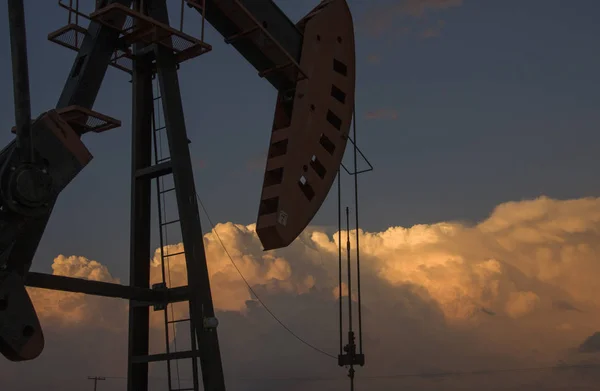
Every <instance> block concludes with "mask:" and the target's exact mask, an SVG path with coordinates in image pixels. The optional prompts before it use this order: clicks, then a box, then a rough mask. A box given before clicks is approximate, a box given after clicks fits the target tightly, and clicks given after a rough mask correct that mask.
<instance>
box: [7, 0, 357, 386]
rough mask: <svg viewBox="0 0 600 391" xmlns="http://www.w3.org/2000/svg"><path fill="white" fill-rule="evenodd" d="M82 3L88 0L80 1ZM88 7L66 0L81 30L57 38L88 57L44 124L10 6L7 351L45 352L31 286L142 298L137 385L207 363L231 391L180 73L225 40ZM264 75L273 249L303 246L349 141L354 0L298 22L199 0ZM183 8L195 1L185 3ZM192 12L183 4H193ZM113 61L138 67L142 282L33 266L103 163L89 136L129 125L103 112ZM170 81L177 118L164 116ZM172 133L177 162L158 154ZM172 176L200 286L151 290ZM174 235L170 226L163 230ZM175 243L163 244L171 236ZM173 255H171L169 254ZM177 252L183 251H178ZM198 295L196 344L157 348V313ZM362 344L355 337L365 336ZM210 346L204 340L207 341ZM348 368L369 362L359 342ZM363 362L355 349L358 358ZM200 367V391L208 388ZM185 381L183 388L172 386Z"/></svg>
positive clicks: (132, 325) (161, 18)
mask: <svg viewBox="0 0 600 391" xmlns="http://www.w3.org/2000/svg"><path fill="white" fill-rule="evenodd" d="M75 1H76V2H77V4H78V0H75ZM95 3H96V4H95V11H94V12H92V13H91V14H89V15H85V14H83V13H81V12H80V11H79V9H78V8H73V1H70V3H69V4H68V5H66V4H64V3H62V2H61V1H60V0H59V5H60V6H62V7H63V8H67V9H68V10H69V16H71V14H72V13H73V14H75V18H83V19H87V20H88V21H89V25H88V27H87V29H86V28H83V27H81V26H80V25H79V23H78V22H76V23H72V21H71V18H69V24H68V25H67V26H65V27H63V28H61V29H59V30H57V31H55V32H53V33H51V34H49V36H48V38H49V40H51V41H53V42H55V43H58V44H60V45H62V46H65V47H67V48H70V49H73V50H75V51H76V52H77V55H76V58H75V61H74V63H73V66H72V68H71V71H70V73H69V76H68V78H67V81H66V83H65V86H64V89H63V91H62V93H61V95H60V98H59V100H58V103H57V105H56V107H55V108H54V109H50V110H48V111H46V112H44V113H41V114H40V115H38V116H37V118H35V119H34V120H33V121H31V113H30V110H31V109H30V102H29V101H30V99H29V81H28V65H27V51H26V38H25V18H24V7H23V0H8V7H9V12H8V14H9V22H10V31H11V33H10V38H11V39H10V42H11V53H12V65H13V79H14V96H15V117H16V126H15V127H14V128H13V132H14V133H16V138H15V140H14V141H12V142H11V143H10V144H9V145H7V146H6V147H5V148H4V149H3V150H2V151H1V152H0V352H1V353H2V354H3V355H4V356H5V357H7V358H8V359H9V360H13V361H26V360H32V359H35V358H36V357H38V356H39V355H40V354H41V352H42V351H43V348H44V337H43V333H42V328H41V326H40V322H39V320H38V317H37V314H36V311H35V308H34V305H33V304H32V302H31V300H30V298H29V296H28V293H27V290H26V288H25V287H26V286H30V287H38V288H45V289H54V290H62V291H70V292H80V293H86V294H92V295H98V296H104V297H118V298H123V299H128V300H129V302H130V310H129V360H128V390H130V391H133V390H135V391H140V390H147V388H148V364H149V363H150V362H156V361H167V360H172V359H183V358H189V359H192V361H193V363H194V367H197V365H196V363H197V361H196V360H199V363H200V367H201V370H202V382H203V386H204V389H205V390H207V391H208V390H210V391H217V390H219V391H220V390H225V384H224V376H223V370H222V365H221V357H220V352H219V344H218V337H217V330H216V329H217V325H218V322H217V320H216V318H215V311H214V308H213V303H212V297H211V291H210V283H209V277H208V271H207V265H206V258H205V254H204V244H203V239H202V230H201V227H200V218H199V212H198V204H197V198H196V191H195V185H194V179H193V173H192V168H191V163H190V153H189V148H188V143H189V141H188V138H187V134H186V129H185V121H184V115H183V109H182V101H181V95H180V90H179V81H178V75H177V70H178V67H179V64H180V63H181V62H183V61H185V60H188V59H191V58H194V57H197V56H200V55H202V54H204V53H207V52H209V51H210V50H211V49H212V47H211V46H210V45H209V44H207V43H205V42H204V39H203V33H202V38H200V39H199V38H195V37H193V36H190V35H188V34H186V33H184V32H183V31H182V30H181V29H176V28H173V27H171V26H170V24H169V15H168V11H167V4H166V0H134V1H131V0H100V1H96V2H95ZM185 3H187V6H188V7H189V8H191V9H192V10H195V11H197V12H199V13H200V14H201V16H202V32H203V31H204V27H203V26H204V21H205V20H206V21H208V22H209V23H210V24H211V25H212V26H213V27H214V28H215V29H216V30H217V31H218V32H219V33H220V34H221V35H223V36H224V37H225V41H226V42H227V43H228V44H231V45H232V46H233V47H234V48H235V49H236V50H237V51H238V52H239V53H240V54H241V55H242V56H243V57H244V58H245V59H246V60H247V61H248V62H249V63H250V64H252V65H253V66H254V67H255V68H256V69H257V71H258V72H259V76H260V77H262V78H265V79H266V80H267V81H268V82H269V83H270V84H271V85H273V87H275V88H276V89H277V91H278V96H277V102H276V107H275V115H274V120H273V127H272V129H271V137H270V145H269V150H268V156H267V159H266V168H265V174H264V181H263V187H262V194H261V197H260V205H259V208H258V218H257V225H256V231H257V234H258V237H259V238H260V241H261V243H262V245H263V247H264V249H265V250H272V249H277V248H282V247H285V246H287V245H289V244H290V243H292V242H293V241H294V239H296V238H297V237H298V235H299V234H300V233H301V232H302V231H303V230H304V228H306V226H307V225H308V224H309V223H310V221H311V220H312V218H313V216H314V215H315V214H316V213H317V211H318V210H319V208H320V207H321V205H322V204H323V202H324V200H325V198H326V196H327V194H328V192H329V190H330V188H331V186H332V184H333V182H334V180H335V177H336V175H337V174H338V171H339V169H340V165H341V161H342V157H343V154H344V150H345V147H346V143H347V140H348V138H349V131H350V124H351V121H352V117H353V110H354V92H355V46H354V31H353V22H352V15H351V13H350V10H349V8H348V4H347V3H346V0H324V1H322V2H321V3H320V4H318V5H317V6H316V7H315V8H314V9H313V10H311V11H310V12H309V13H308V14H307V15H306V16H305V17H303V18H302V19H301V20H300V21H299V22H298V23H296V24H294V23H292V22H291V21H290V20H289V19H288V18H287V16H286V15H285V14H284V13H283V12H282V11H281V10H280V9H279V8H278V7H277V6H276V5H275V4H274V3H273V1H271V0H185ZM182 5H183V2H182ZM182 9H183V7H182ZM109 66H112V67H114V68H117V69H120V70H122V71H125V72H128V73H130V74H131V75H132V85H133V87H132V90H133V111H132V118H133V121H132V128H133V129H132V169H131V172H132V191H131V193H132V195H131V197H132V198H131V201H132V205H131V253H130V255H131V257H130V284H129V286H124V285H119V284H111V283H104V282H98V281H89V280H82V279H76V278H69V277H64V276H55V275H48V274H43V273H35V272H30V270H29V269H30V267H31V264H32V260H33V257H34V255H35V252H36V250H37V247H38V244H39V242H40V239H41V237H42V235H43V233H44V230H45V227H46V225H47V222H48V220H49V218H50V215H51V212H52V210H53V207H54V204H55V202H56V200H57V197H58V196H59V194H60V192H61V191H62V190H63V189H64V188H65V187H66V186H67V185H68V184H69V183H70V182H71V181H72V180H73V178H75V176H77V175H78V174H79V173H80V172H81V170H82V169H83V168H84V167H85V166H86V165H87V164H89V163H90V161H91V160H92V155H91V154H90V152H89V151H88V149H87V148H86V147H85V145H84V143H83V141H82V137H83V136H84V135H85V134H87V133H90V132H95V133H101V132H103V131H106V130H108V129H112V128H116V127H119V126H120V122H119V121H118V120H115V119H114V118H111V117H109V116H106V115H103V114H100V113H98V112H95V111H93V105H94V102H95V99H96V96H97V94H98V91H99V89H100V86H101V84H102V81H103V79H104V77H105V74H106V71H107V69H108V67H109ZM155 76H157V77H158V83H159V85H160V98H161V99H162V102H163V104H162V107H163V113H164V118H165V125H164V126H163V127H160V128H157V127H156V126H155V124H154V117H153V115H154V112H155V110H156V109H155V108H154V106H153V101H154V100H155V99H157V97H156V96H154V94H153V89H152V81H153V79H154V77H155ZM159 131H163V132H164V133H166V138H167V140H168V144H169V147H168V150H169V154H170V156H168V157H162V158H161V157H159V156H157V154H156V153H154V155H153V152H152V141H153V137H155V135H156V133H157V132H159ZM166 175H171V176H172V178H173V182H174V186H173V188H171V189H162V188H157V192H158V193H159V194H163V193H167V192H170V193H172V194H174V195H175V199H176V204H177V211H178V214H179V218H178V219H177V220H175V221H171V222H164V223H161V227H162V226H163V225H167V224H174V223H177V224H178V225H179V226H180V228H181V233H182V234H181V235H182V241H183V245H184V252H183V253H182V255H183V256H184V257H185V261H186V266H187V273H188V285H187V286H186V287H178V288H171V287H167V286H166V284H156V285H154V286H150V276H149V275H150V259H151V252H150V208H151V184H152V182H153V181H157V180H158V178H161V177H163V176H166ZM161 232H162V231H161ZM161 241H162V239H161ZM161 251H162V250H161ZM164 256H169V255H168V254H167V255H164ZM175 302H188V303H189V313H190V316H189V319H188V321H189V322H190V330H191V334H192V348H191V350H190V351H185V352H169V351H168V347H167V353H165V354H154V355H151V354H149V342H148V333H149V311H150V308H151V307H154V309H155V310H157V309H158V310H160V309H164V308H165V307H166V306H167V305H169V304H172V303H175ZM352 344H353V342H352ZM196 345H197V346H196ZM346 351H347V352H349V353H347V354H346V355H342V356H343V357H340V361H339V362H340V365H350V366H352V365H354V364H360V365H362V364H363V363H364V356H362V354H356V353H355V349H354V347H352V346H351V348H350V349H346ZM351 356H352V357H351ZM198 383H199V378H198V376H197V375H196V374H195V375H194V385H193V388H190V389H191V390H198V389H199V384H198ZM169 387H171V385H169Z"/></svg>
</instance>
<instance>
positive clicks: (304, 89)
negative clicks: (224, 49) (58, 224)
mask: <svg viewBox="0 0 600 391" xmlns="http://www.w3.org/2000/svg"><path fill="white" fill-rule="evenodd" d="M147 1H149V0H147ZM163 1H164V0H163ZM205 1H206V7H207V8H206V15H207V16H206V18H207V20H208V21H209V22H211V19H210V13H211V12H214V13H215V14H217V13H218V14H219V15H225V16H227V17H229V20H230V21H231V23H233V24H235V23H237V25H238V26H240V25H241V24H243V23H242V22H241V21H243V20H245V21H248V20H254V22H255V23H256V25H255V26H246V27H247V28H248V30H253V31H259V32H262V35H261V37H262V38H263V39H264V40H265V44H264V45H259V46H260V47H261V50H262V55H263V56H264V57H265V58H267V59H269V58H270V59H273V58H279V59H280V65H277V66H275V67H273V68H271V69H266V70H263V71H261V72H260V76H261V77H264V78H266V79H267V80H268V81H269V82H271V84H273V85H275V86H277V88H278V90H279V94H278V96H277V102H276V106H275V115H274V120H273V127H272V132H271V137H270V145H269V150H268V156H267V159H266V168H265V173H264V180H263V186H262V194H261V197H260V205H259V211H258V218H257V224H256V231H257V235H258V237H259V238H260V241H261V243H262V245H263V247H264V249H265V250H273V249H278V248H283V247H286V246H288V245H289V244H291V243H292V242H293V241H294V240H295V239H296V238H297V237H298V236H299V235H300V234H301V233H302V231H303V230H304V229H305V228H306V227H307V226H308V224H310V222H311V220H312V219H313V217H314V216H315V214H316V213H317V212H318V210H319V209H320V207H321V205H322V204H323V202H324V201H325V198H326V197H327V194H328V193H329V190H330V188H331V186H332V184H333V181H334V179H335V177H336V175H337V173H338V170H339V169H340V165H341V161H342V157H343V155H344V151H345V148H346V143H347V140H348V137H349V130H350V124H351V121H352V116H353V114H354V95H355V69H356V64H355V42H354V28H353V21H352V15H351V13H350V9H349V7H348V4H347V2H346V0H324V1H322V2H321V3H320V4H319V5H318V6H317V7H315V8H314V9H313V10H311V11H310V12H309V13H308V14H307V15H306V16H305V17H304V18H302V19H301V20H300V21H299V22H298V23H297V24H296V27H297V29H298V30H300V31H301V32H302V34H303V42H302V45H301V53H300V56H297V55H296V56H291V55H290V54H288V53H286V52H285V49H283V47H282V46H281V45H279V44H278V42H277V41H276V40H275V39H273V37H272V36H271V35H270V33H269V32H268V31H267V29H266V26H264V25H261V24H260V23H259V22H258V21H257V20H256V18H254V17H252V15H249V16H250V17H249V18H248V17H247V16H248V15H247V16H246V18H245V19H244V18H242V17H241V16H240V13H239V12H236V11H239V10H240V9H242V10H245V11H246V12H248V10H247V9H245V8H244V7H243V5H242V3H243V1H241V0H227V1H225V0H210V1H209V0H205ZM257 1H258V0H257ZM18 2H19V1H18V0H11V1H9V3H11V4H14V3H18ZM117 2H120V3H123V4H125V3H127V4H129V2H125V1H115V2H113V3H112V4H113V5H119V4H116V3H117ZM104 3H106V2H104ZM188 4H189V5H190V6H191V7H193V8H194V7H195V8H198V4H199V0H196V2H192V1H188ZM209 4H210V6H209ZM21 6H22V2H21ZM211 6H212V7H213V8H212V10H211V8H210V7H211ZM109 7H111V6H109ZM21 12H22V11H21ZM97 12H101V10H100V11H97ZM11 18H12V16H11ZM121 19H124V18H121ZM123 22H124V20H121V22H120V23H123ZM211 23H212V22H211ZM215 27H216V28H217V30H219V26H217V25H215ZM219 31H221V30H219ZM221 32H222V31H221ZM24 33H25V32H24V29H23V37H24ZM22 41H23V42H22V45H23V46H25V42H24V41H25V39H24V38H23V40H22ZM267 41H268V42H267ZM11 43H12V44H13V45H11V47H12V49H13V56H15V50H14V49H15V47H17V46H18V45H17V44H15V43H14V42H12V41H11ZM121 44H122V42H121ZM105 46H106V45H105ZM234 46H235V44H234ZM108 49H109V50H112V48H108ZM116 49H119V50H122V48H117V47H115V50H116ZM236 49H238V50H239V51H240V52H241V53H242V54H243V55H244V56H245V57H246V58H247V59H249V58H250V57H249V56H247V54H248V53H247V52H244V51H243V50H242V49H241V48H240V47H237V46H236ZM103 50H106V48H104V49H103ZM283 54H285V56H284V55H283ZM24 58H25V60H24V63H25V66H24V67H22V68H24V69H27V67H26V56H25V55H24ZM282 58H286V59H287V60H289V61H286V62H285V63H284V62H283V60H281V59H282ZM294 58H300V60H299V61H296V60H295V59H294ZM256 62H259V61H256ZM14 64H15V61H14V60H13V65H14ZM253 65H255V64H253ZM255 66H256V65H255ZM24 72H25V73H26V71H24ZM103 72H104V71H103ZM13 73H14V77H15V80H17V78H19V77H21V78H22V77H25V78H26V77H27V76H26V75H25V76H23V75H22V74H21V75H19V71H18V70H17V71H15V69H14V66H13ZM21 73H23V71H22V72H21ZM277 80H279V81H277ZM17 84H18V83H17V82H15V85H17ZM26 86H27V88H26V91H25V90H23V91H21V93H26V94H27V95H28V94H29V91H28V81H27V83H26ZM98 87H99V86H98ZM17 94H18V92H15V96H16V95H17ZM26 100H27V105H28V104H29V102H28V100H29V97H28V96H27V99H26ZM73 100H75V102H72V101H70V102H69V105H71V106H69V105H64V106H69V107H60V104H59V106H58V107H57V109H56V110H49V111H47V112H45V113H43V114H41V115H40V116H38V118H37V119H36V120H35V121H34V122H33V123H32V125H31V126H30V127H29V125H26V124H28V123H31V120H30V114H29V112H28V111H27V110H25V111H27V114H26V115H25V116H23V115H20V114H19V113H20V110H21V109H22V108H20V107H19V106H17V105H16V107H15V112H16V113H17V126H16V129H15V133H16V135H17V136H16V140H14V141H13V142H11V143H10V144H9V145H7V146H6V147H5V148H4V149H3V150H2V151H1V152H0V165H1V166H2V167H1V171H0V204H1V205H2V208H0V352H1V353H2V354H3V355H4V356H5V357H6V358H8V359H9V360H12V361H26V360H32V359H35V358H37V357H38V356H39V355H40V354H41V352H42V351H43V348H44V336H43V332H42V328H41V325H40V322H39V319H38V316H37V313H36V311H35V308H34V305H33V303H32V302H31V299H30V298H29V295H28V293H27V290H26V289H25V283H26V282H27V284H28V285H31V283H30V281H31V280H33V277H34V275H35V274H36V273H29V269H30V266H31V262H32V259H33V256H34V254H35V251H36V249H37V246H38V243H39V240H40V238H41V236H42V235H43V232H44V229H45V226H46V222H47V220H48V218H49V216H50V214H51V212H52V208H53V206H54V204H55V202H56V199H57V197H58V195H59V194H60V192H61V191H62V190H63V189H64V188H65V187H66V186H67V185H69V183H70V182H71V181H72V180H73V179H74V178H75V177H76V176H77V174H78V173H79V172H80V171H81V170H82V169H83V168H84V167H85V166H86V165H87V164H88V163H89V162H90V161H91V159H92V155H91V154H90V153H89V151H88V150H87V148H86V147H85V145H84V144H83V142H82V141H81V135H82V134H83V133H86V132H87V131H89V129H87V130H86V129H85V127H84V125H82V123H81V122H78V121H76V120H75V119H73V115H74V113H76V111H73V110H71V111H70V110H69V108H70V107H75V106H72V105H77V104H80V103H78V102H76V99H73ZM17 101H18V100H17V99H15V104H17ZM21 102H23V100H22V101H21ZM92 102H93V99H92ZM81 105H82V106H85V105H86V104H84V103H81ZM88 106H90V105H88ZM76 107H80V106H76ZM82 110H83V114H84V115H87V116H91V114H92V113H94V112H92V111H91V107H81V110H79V111H80V112H81V111H82ZM22 112H24V111H23V110H21V114H22ZM96 114H98V113H96ZM23 118H26V121H25V120H23ZM86 118H88V117H86ZM106 118H109V119H110V117H106ZM19 119H20V120H19ZM115 121H116V120H115ZM83 123H85V121H84V122H83ZM115 123H118V121H116V122H115ZM119 124H120V123H119ZM115 126H118V125H115ZM23 129H25V130H23ZM27 134H29V137H28V136H27ZM20 140H21V143H19V141H20ZM27 143H30V144H31V150H32V151H34V152H32V155H35V156H38V157H39V158H38V160H36V162H38V161H43V162H44V163H43V164H45V166H44V167H43V169H41V168H39V167H37V166H36V164H38V163H35V162H32V161H31V160H30V159H29V158H27V154H26V153H20V152H23V151H25V150H26V149H27V148H24V147H23V145H25V146H27V145H28V144H27ZM17 174H18V175H17ZM42 187H43V190H40V189H41V188H42ZM36 189H37V190H36ZM84 283H86V284H88V283H89V284H88V285H86V286H87V287H88V288H85V289H84V288H71V289H81V290H71V291H79V292H84V293H91V294H100V293H93V292H99V291H100V287H98V283H97V282H94V283H96V285H92V282H88V281H82V282H81V284H79V285H77V286H78V287H82V286H83V285H84ZM41 285H44V284H38V286H41ZM107 285H110V284H107ZM63 286H64V285H63ZM55 289H63V290H64V289H65V288H55ZM115 289H116V288H115ZM118 289H119V292H124V290H125V289H132V290H131V291H128V292H130V293H127V294H125V293H113V294H112V297H122V298H126V297H129V298H131V297H133V296H134V294H139V295H141V294H142V293H144V292H142V293H140V292H141V290H143V289H142V288H135V289H134V287H127V286H120V287H119V288H118ZM134 291H135V292H134ZM113 292H116V291H113ZM144 294H148V295H150V294H152V295H150V296H151V297H154V300H157V299H156V297H157V296H156V295H158V294H159V292H149V293H148V292H146V293H144ZM100 295H103V294H100ZM150 296H144V297H150ZM161 297H162V296H161ZM159 300H160V299H159ZM199 349H202V347H201V346H200V347H199Z"/></svg>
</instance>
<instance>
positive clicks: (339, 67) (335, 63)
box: [333, 58, 348, 76]
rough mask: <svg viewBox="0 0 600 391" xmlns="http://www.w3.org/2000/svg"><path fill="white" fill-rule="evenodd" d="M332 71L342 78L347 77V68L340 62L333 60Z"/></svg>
mask: <svg viewBox="0 0 600 391" xmlns="http://www.w3.org/2000/svg"><path fill="white" fill-rule="evenodd" d="M333 70H334V71H336V72H337V73H339V74H340V75H342V76H348V67H347V66H346V64H344V63H343V62H341V61H340V60H336V59H335V58H334V59H333Z"/></svg>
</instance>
